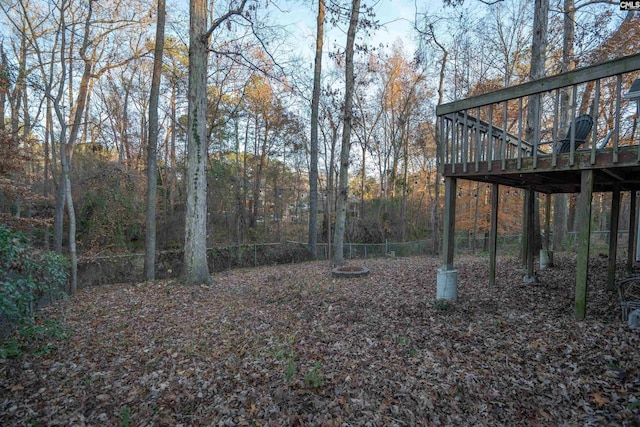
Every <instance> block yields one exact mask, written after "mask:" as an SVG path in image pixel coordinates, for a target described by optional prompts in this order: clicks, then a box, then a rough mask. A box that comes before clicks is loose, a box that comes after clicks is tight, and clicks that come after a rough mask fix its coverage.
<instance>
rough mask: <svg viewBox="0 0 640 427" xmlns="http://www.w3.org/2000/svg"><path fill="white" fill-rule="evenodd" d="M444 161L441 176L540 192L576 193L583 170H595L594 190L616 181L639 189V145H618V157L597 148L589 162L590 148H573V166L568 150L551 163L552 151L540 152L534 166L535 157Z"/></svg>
mask: <svg viewBox="0 0 640 427" xmlns="http://www.w3.org/2000/svg"><path fill="white" fill-rule="evenodd" d="M464 166H465V165H464V164H462V163H457V164H455V165H451V164H447V165H444V176H449V177H456V178H461V179H467V180H471V181H480V182H486V183H493V184H500V185H506V186H510V187H517V188H523V189H532V190H535V191H537V192H540V193H548V194H553V193H578V192H580V185H581V184H580V180H581V175H582V171H584V170H589V169H592V170H593V171H594V188H593V191H596V192H603V191H613V189H614V187H615V186H616V185H618V186H619V188H620V190H621V191H640V161H639V157H638V146H637V145H634V146H627V147H620V149H619V151H618V158H617V160H616V159H614V155H613V151H612V150H610V149H609V150H607V149H604V150H600V151H598V152H597V153H596V154H595V162H592V153H591V151H576V152H575V158H574V163H573V166H572V165H571V164H570V158H569V153H566V154H560V155H557V157H556V165H555V166H554V165H553V157H552V156H551V155H539V156H538V158H537V164H536V167H535V168H534V159H533V158H532V157H525V158H522V159H521V163H520V167H518V162H517V160H516V159H509V160H506V161H505V162H504V168H503V162H502V161H500V160H496V161H493V162H492V163H491V168H490V169H489V162H486V161H485V162H478V163H477V164H476V163H467V165H466V171H465V168H464Z"/></svg>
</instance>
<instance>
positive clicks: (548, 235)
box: [544, 194, 551, 251]
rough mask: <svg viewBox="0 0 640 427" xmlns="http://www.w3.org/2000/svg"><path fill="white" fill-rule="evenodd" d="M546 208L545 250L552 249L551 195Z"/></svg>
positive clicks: (548, 196) (547, 197) (548, 195)
mask: <svg viewBox="0 0 640 427" xmlns="http://www.w3.org/2000/svg"><path fill="white" fill-rule="evenodd" d="M545 200H546V204H545V208H544V249H545V250H546V251H548V250H550V249H551V194H547V195H546V199H545Z"/></svg>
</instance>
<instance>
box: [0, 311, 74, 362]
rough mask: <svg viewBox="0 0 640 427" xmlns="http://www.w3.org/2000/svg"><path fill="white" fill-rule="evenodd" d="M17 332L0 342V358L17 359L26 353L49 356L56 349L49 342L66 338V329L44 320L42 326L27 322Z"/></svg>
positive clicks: (58, 323) (53, 321) (51, 321)
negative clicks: (15, 334)
mask: <svg viewBox="0 0 640 427" xmlns="http://www.w3.org/2000/svg"><path fill="white" fill-rule="evenodd" d="M18 332H19V333H18V335H17V336H15V337H11V338H8V339H6V340H4V341H2V342H0V358H2V359H7V358H12V357H19V356H22V355H23V354H24V353H27V352H28V353H32V354H35V355H36V356H43V355H47V354H51V353H53V352H54V351H55V350H56V349H57V346H56V345H55V343H52V342H51V340H52V339H55V340H60V339H67V337H68V334H67V330H66V328H64V326H63V325H62V324H61V323H60V322H59V321H58V320H46V321H45V322H44V323H42V324H38V323H36V322H32V321H27V322H25V323H24V324H23V325H21V327H20V328H19V331H18Z"/></svg>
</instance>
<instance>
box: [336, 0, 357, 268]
mask: <svg viewBox="0 0 640 427" xmlns="http://www.w3.org/2000/svg"><path fill="white" fill-rule="evenodd" d="M359 13H360V0H353V1H352V3H351V18H350V20H349V29H348V31H347V46H346V51H345V94H344V114H343V122H342V123H343V126H342V148H341V150H340V176H339V178H338V186H339V193H338V206H337V208H336V229H335V232H334V237H333V264H334V265H340V264H344V255H343V246H344V232H345V224H346V220H347V201H348V197H349V152H350V151H351V126H352V120H353V90H354V75H353V55H354V45H355V38H356V29H357V27H358V16H359Z"/></svg>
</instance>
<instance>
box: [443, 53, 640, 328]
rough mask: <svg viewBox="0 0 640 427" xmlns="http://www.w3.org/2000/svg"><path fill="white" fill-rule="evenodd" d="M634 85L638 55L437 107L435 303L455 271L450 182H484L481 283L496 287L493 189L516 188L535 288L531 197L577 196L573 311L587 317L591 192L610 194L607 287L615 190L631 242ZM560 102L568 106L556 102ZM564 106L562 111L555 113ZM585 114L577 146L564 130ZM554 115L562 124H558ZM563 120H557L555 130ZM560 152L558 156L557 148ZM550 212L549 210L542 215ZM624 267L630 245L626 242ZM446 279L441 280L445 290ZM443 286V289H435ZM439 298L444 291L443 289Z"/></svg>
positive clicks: (638, 157)
mask: <svg viewBox="0 0 640 427" xmlns="http://www.w3.org/2000/svg"><path fill="white" fill-rule="evenodd" d="M639 78H640V54H637V55H632V56H628V57H624V58H620V59H616V60H613V61H609V62H606V63H602V64H598V65H594V66H590V67H586V68H583V69H579V70H575V71H572V72H569V73H565V74H560V75H556V76H552V77H548V78H545V79H541V80H536V81H532V82H528V83H525V84H522V85H519V86H515V87H510V88H505V89H501V90H498V91H496V92H491V93H487V94H484V95H480V96H476V97H472V98H467V99H463V100H460V101H456V102H452V103H448V104H443V105H440V106H438V107H437V109H436V113H437V115H438V133H439V138H440V140H439V153H438V155H439V164H440V172H441V173H442V174H443V176H444V177H445V201H444V202H445V209H444V221H443V264H442V268H441V269H440V271H439V273H438V296H437V297H438V298H444V299H449V298H448V295H453V296H454V298H455V297H456V296H457V289H454V290H453V291H451V290H448V291H447V292H446V293H441V292H440V291H441V287H442V289H444V288H445V287H446V286H449V284H450V282H451V283H455V285H454V286H457V276H456V274H457V273H456V271H455V269H454V259H453V255H454V248H453V244H454V241H455V224H456V219H455V216H456V215H455V212H456V192H457V189H456V187H457V180H458V179H465V180H471V181H480V182H485V183H489V184H492V185H493V186H492V192H493V194H492V214H491V232H490V241H491V243H490V245H489V246H490V254H489V256H490V259H489V262H490V267H489V274H490V277H489V283H490V284H495V283H496V277H495V257H496V241H497V229H498V226H497V225H498V224H497V221H498V215H497V211H498V203H499V197H498V189H499V186H500V185H504V186H510V187H516V188H520V189H524V190H525V193H526V203H525V205H526V206H525V209H524V220H523V223H524V230H523V232H524V235H525V239H523V240H524V250H523V253H524V254H525V262H526V264H527V275H526V276H525V281H531V282H535V280H536V277H535V270H534V265H533V259H534V255H535V254H534V252H533V244H529V242H532V241H533V239H534V234H533V230H534V228H535V227H534V222H533V221H534V217H535V207H536V204H535V202H534V201H535V197H534V195H535V193H545V194H548V195H551V194H556V193H578V194H579V196H578V200H577V212H578V215H577V217H576V229H577V231H578V236H579V237H578V254H577V257H578V259H577V271H576V301H575V314H576V317H577V318H578V319H582V318H584V316H585V310H586V287H587V281H588V280H587V279H588V278H587V276H586V274H587V267H588V258H589V245H590V238H589V237H590V230H591V229H590V227H591V205H592V196H593V193H594V192H611V193H612V194H613V197H612V199H613V202H612V207H611V209H612V215H611V224H610V231H611V233H610V235H611V236H612V237H611V240H610V242H609V247H610V249H609V279H608V284H607V285H608V287H610V288H611V287H613V283H614V280H615V262H616V256H617V254H616V247H617V242H616V240H615V239H616V238H617V227H618V216H619V207H620V194H621V192H624V191H628V192H630V194H631V213H630V218H629V222H630V230H629V231H630V235H634V234H635V232H636V231H635V227H636V225H635V217H636V197H637V195H636V192H637V191H640V148H639V143H640V138H639V137H638V134H639V133H640V131H639V130H638V129H637V127H638V113H639V112H640V107H639V103H640V99H638V98H633V97H629V96H625V95H626V94H628V93H629V88H630V87H631V85H632V84H633V82H634V81H635V80H636V79H639ZM563 98H564V99H565V100H566V101H567V102H565V103H562V102H561V100H562V99H563ZM563 105H569V110H568V111H564V112H563V111H562V106H563ZM585 114H587V115H589V116H590V117H591V119H592V120H593V127H592V129H591V131H590V133H589V135H588V137H587V139H586V141H585V142H584V143H583V144H581V145H576V144H575V142H576V135H575V132H576V131H575V129H573V130H572V131H568V129H570V127H569V124H570V123H572V122H573V121H574V119H575V118H576V117H578V116H579V115H585ZM562 117H564V118H565V119H564V120H563V119H562ZM563 122H564V123H563ZM563 141H564V142H565V145H566V143H567V141H568V142H570V151H569V152H568V153H559V150H558V149H557V147H558V146H559V144H560V143H561V142H563ZM547 211H548V209H547ZM629 241H630V245H629V255H628V265H629V264H631V262H632V261H631V260H632V256H633V252H634V246H633V239H629ZM445 282H446V283H445ZM441 285H442V286H441ZM443 292H444V291H443Z"/></svg>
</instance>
